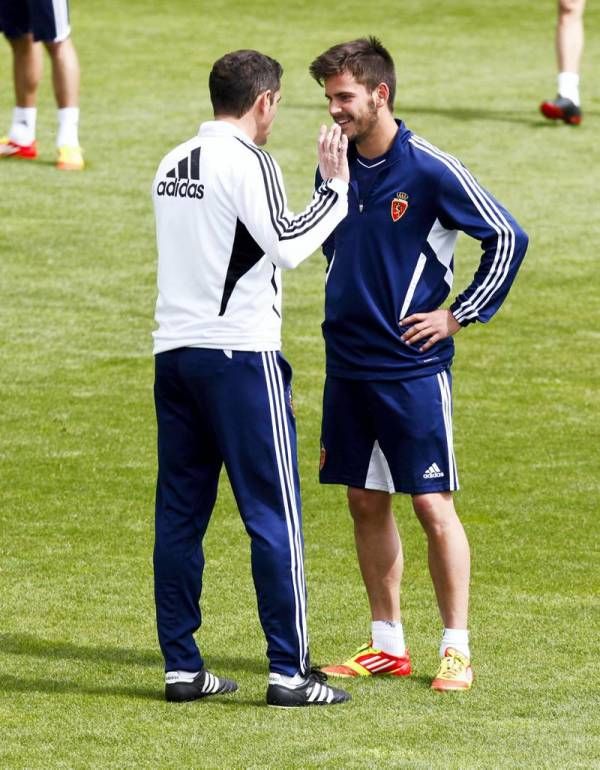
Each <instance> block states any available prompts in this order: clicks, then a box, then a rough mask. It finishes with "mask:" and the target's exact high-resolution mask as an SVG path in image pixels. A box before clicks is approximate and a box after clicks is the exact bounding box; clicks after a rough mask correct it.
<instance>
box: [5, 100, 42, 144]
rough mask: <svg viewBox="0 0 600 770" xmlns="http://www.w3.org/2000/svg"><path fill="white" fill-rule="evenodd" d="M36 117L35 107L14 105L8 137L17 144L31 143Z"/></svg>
mask: <svg viewBox="0 0 600 770" xmlns="http://www.w3.org/2000/svg"><path fill="white" fill-rule="evenodd" d="M36 119H37V107H15V108H14V110H13V119H12V125H11V127H10V132H9V134H8V138H9V139H12V141H13V142H16V143H17V144H32V142H33V141H34V140H35V122H36Z"/></svg>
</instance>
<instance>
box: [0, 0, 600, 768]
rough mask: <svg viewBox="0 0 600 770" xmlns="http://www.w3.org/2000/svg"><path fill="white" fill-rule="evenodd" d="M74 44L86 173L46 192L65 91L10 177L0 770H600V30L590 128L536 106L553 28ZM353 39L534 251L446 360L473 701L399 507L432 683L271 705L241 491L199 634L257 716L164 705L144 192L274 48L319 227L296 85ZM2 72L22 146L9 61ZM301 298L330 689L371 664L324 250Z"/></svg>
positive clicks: (508, 20)
mask: <svg viewBox="0 0 600 770" xmlns="http://www.w3.org/2000/svg"><path fill="white" fill-rule="evenodd" d="M72 21H73V28H74V40H75V42H76V45H77V48H78V51H79V55H80V59H81V63H82V69H83V94H82V123H81V137H82V143H83V145H84V148H85V150H86V159H87V163H88V168H87V169H86V171H85V172H84V173H82V174H66V173H62V174H61V173H59V172H57V171H56V170H55V169H54V168H53V160H54V122H55V117H54V105H53V100H52V96H51V91H50V85H49V67H48V66H46V73H45V79H44V84H43V88H42V91H41V94H40V110H39V118H38V126H39V130H38V140H39V144H40V148H41V155H40V158H39V159H38V161H36V162H19V161H3V162H2V163H0V191H1V196H0V201H1V203H0V291H1V294H0V319H1V324H2V337H1V342H0V388H1V390H0V393H1V399H2V406H1V410H0V431H1V433H0V435H1V443H0V467H1V477H0V483H1V492H0V524H1V537H0V549H1V552H0V603H1V604H0V618H1V620H0V767H1V768H3V769H4V768H7V769H8V768H9V769H11V770H12V769H13V768H15V769H16V768H28V769H29V768H204V767H206V768H313V767H314V768H316V767H332V768H378V769H379V768H381V769H383V768H388V767H404V768H504V767H513V768H514V767H520V768H592V767H600V738H599V729H598V714H599V713H600V678H599V676H598V670H599V669H598V662H597V660H598V658H597V656H598V652H597V648H598V639H599V632H600V622H599V609H600V602H599V598H598V596H599V589H600V577H599V568H598V564H599V556H600V548H599V538H598V493H599V491H600V490H599V487H600V484H599V474H598V469H599V456H600V452H599V442H600V421H599V419H598V385H599V373H600V356H599V341H600V332H599V329H600V282H599V281H598V242H599V241H600V224H599V221H600V220H599V219H598V181H597V180H598V167H599V165H600V145H599V143H598V136H599V135H600V133H599V132H600V92H599V91H598V78H597V73H598V72H599V71H600V11H599V10H598V7H595V6H594V5H593V4H590V7H589V9H588V11H587V16H586V33H587V47H586V51H585V56H584V65H583V72H582V94H583V100H584V102H583V106H584V111H585V119H584V123H583V125H582V126H581V127H580V128H578V129H577V128H576V129H573V128H570V127H566V126H562V125H550V124H548V123H547V122H545V121H544V120H543V118H541V116H539V114H538V112H537V105H538V103H539V101H540V100H541V99H542V98H548V97H551V96H553V94H554V90H555V65H554V53H553V35H554V4H553V3H549V2H548V3H530V4H524V3H522V2H516V0H507V1H506V2H503V3H495V2H493V0H479V1H476V0H448V2H445V3H439V2H434V1H433V0H423V2H416V0H405V2H403V3H397V2H392V0H381V2H378V3H376V4H373V5H369V4H365V3H358V2H356V0H349V2H347V3H345V4H343V5H339V4H332V5H331V6H328V5H327V4H322V3H316V2H312V1H311V2H307V3H304V4H293V3H284V2H281V0H271V1H270V2H265V1H264V0H259V1H257V2H252V3H242V2H233V1H232V0H215V2H213V3H210V4H209V3H189V2H186V1H185V0H171V2H168V3H167V2H166V0H154V2H151V1H150V0H128V2H126V3H123V2H117V0H104V2H102V3H86V2H82V1H80V2H78V1H77V0H74V2H73V3H72ZM362 34H378V35H380V36H381V37H382V39H383V41H384V43H385V44H386V45H387V46H388V48H389V49H390V50H391V52H392V53H393V55H394V56H395V59H396V63H397V69H398V80H399V88H398V99H397V114H398V115H399V116H401V117H402V118H404V119H405V120H406V122H407V124H408V125H409V127H411V128H412V129H413V130H415V131H416V132H418V133H420V134H422V135H423V136H425V137H426V138H428V139H429V140H430V141H432V142H434V143H436V144H438V145H440V146H441V147H442V148H443V149H445V150H447V151H449V152H452V153H454V154H456V155H458V156H459V157H460V158H461V159H462V160H463V161H464V162H465V163H466V164H467V165H468V166H469V167H470V168H471V170H472V171H473V172H474V173H475V174H476V175H477V176H478V178H479V180H480V181H481V182H482V183H483V184H484V185H485V186H487V187H489V188H490V189H491V190H492V191H493V192H494V193H495V194H496V195H497V197H499V198H500V200H502V201H503V202H504V203H505V205H506V206H507V207H508V208H509V209H510V210H511V211H513V213H514V214H515V215H516V217H517V218H518V219H519V221H520V222H521V223H522V224H523V226H524V227H525V229H526V230H527V231H528V232H529V234H530V236H531V246H530V251H529V254H528V256H527V258H526V262H525V264H524V266H523V269H522V272H521V274H520V277H519V279H518V280H517V283H516V285H515V287H514V289H513V291H512V293H511V295H510V297H509V299H508V300H507V302H506V304H505V306H504V307H503V309H502V311H501V313H500V314H499V316H498V317H497V318H496V319H494V321H493V322H492V323H491V324H490V325H488V326H487V327H483V326H482V327H480V328H473V327H470V328H469V329H467V330H465V331H463V332H461V333H460V335H459V336H458V338H457V348H458V353H457V357H456V362H455V366H454V376H455V442H456V451H457V457H458V463H459V469H460V473H461V485H462V491H461V492H460V493H459V495H458V496H457V507H458V508H459V511H460V513H461V517H462V519H463V521H464V524H465V527H466V529H467V532H468V535H469V538H470V541H471V546H472V551H473V580H472V622H471V629H472V648H473V655H474V666H475V671H476V683H475V686H474V688H473V690H472V691H471V692H470V693H468V694H462V695H458V696H457V697H452V696H440V695H436V694H433V693H432V692H431V691H430V690H429V682H430V678H431V676H432V674H433V673H434V671H435V667H436V664H437V644H438V640H439V633H440V622H439V619H438V616H437V611H436V608H435V602H434V597H433V590H432V588H431V583H430V580H429V576H428V573H427V568H426V553H425V541H424V536H423V534H422V532H421V531H420V528H419V525H418V523H417V522H416V519H415V517H414V516H413V514H412V513H411V511H410V505H409V502H408V500H406V499H402V498H398V499H397V502H396V510H397V516H398V521H399V525H400V528H401V532H402V535H403V539H404V545H405V557H406V571H405V579H404V586H403V605H404V622H405V627H406V631H407V634H408V643H409V646H410V649H411V653H412V657H413V659H414V664H415V674H414V675H413V676H412V677H411V678H410V679H409V680H407V681H390V680H383V681H382V680H376V681H358V682H350V684H349V685H348V687H349V689H350V690H351V691H352V695H353V702H352V703H351V704H349V705H348V706H345V707H340V708H332V709H322V710H321V709H308V710H306V711H301V712H291V713H290V712H283V711H278V710H272V709H268V708H266V706H265V705H264V692H265V687H266V659H265V656H264V649H265V643H264V640H263V638H262V634H261V631H260V627H259V625H258V620H257V616H256V601H255V598H254V593H253V588H252V583H251V578H250V568H249V558H248V552H249V547H248V541H247V537H246V535H245V532H244V530H243V527H242V524H241V521H240V519H239V516H238V514H237V511H236V508H235V505H234V503H233V498H232V495H231V492H230V491H229V488H228V485H227V482H226V480H225V479H224V480H223V484H222V492H221V495H220V498H219V502H218V506H217V509H216V510H215V514H214V520H213V522H212V524H211V527H210V528H209V532H208V535H207V540H206V553H207V568H206V573H205V575H206V580H205V592H204V599H203V611H204V620H205V625H204V626H203V628H202V631H201V632H200V639H201V643H202V646H203V650H204V652H205V656H206V658H207V663H208V665H209V666H210V667H211V668H212V669H213V670H215V671H217V672H220V673H224V674H229V675H232V676H234V677H235V678H236V679H238V681H239V683H240V691H239V692H238V693H237V694H236V695H235V696H234V697H231V698H229V699H225V698H223V699H220V700H219V699H217V700H213V701H207V702H200V703H194V704H187V705H182V706H177V705H169V704H166V703H165V702H164V701H163V700H162V687H163V672H162V659H161V657H160V654H159V652H158V648H157V643H156V638H155V629H154V607H153V596H152V563H151V552H152V541H153V492H154V475H155V449H154V441H155V435H154V434H155V428H154V413H153V403H152V376H153V372H152V356H151V339H150V333H151V330H152V328H153V320H152V316H153V305H154V300H155V258H156V257H155V248H154V240H153V238H154V235H153V218H152V210H151V201H150V197H149V188H150V183H151V180H152V177H153V175H154V170H155V167H156V165H157V163H158V161H159V160H160V158H161V157H162V155H163V154H164V153H165V152H166V151H167V150H168V149H170V148H171V147H172V146H174V145H175V144H177V143H178V142H180V141H182V140H183V139H185V138H187V137H189V136H191V135H192V134H193V133H194V132H195V131H196V129H197V125H198V124H199V122H200V121H201V120H203V119H206V118H208V117H210V112H209V102H208V96H207V88H206V82H207V77H208V71H209V68H210V64H211V63H212V61H213V60H214V59H216V58H217V57H218V56H220V55H221V54H222V53H223V52H224V51H226V50H231V49H233V48H239V47H255V48H259V49H261V50H264V51H265V52H266V53H269V54H271V55H273V56H275V57H276V58H278V59H280V60H281V62H282V63H283V65H284V68H285V71H286V72H285V76H284V91H283V102H282V107H281V110H280V114H279V117H278V121H277V124H276V127H275V132H274V135H273V137H272V140H271V142H270V144H269V148H270V149H271V151H272V152H273V153H274V155H275V156H276V157H277V158H278V160H279V162H280V164H281V166H282V168H283V171H284V174H285V176H286V180H287V186H288V194H289V198H290V201H291V203H292V205H293V206H294V207H296V208H299V207H301V206H302V205H303V204H304V201H305V199H306V198H308V195H309V193H310V188H311V183H312V177H313V168H314V157H315V153H314V139H315V137H316V133H317V131H318V126H319V124H320V122H321V121H323V120H324V119H325V117H326V112H325V100H324V98H323V96H322V94H321V93H320V92H319V89H318V87H317V86H316V85H315V84H314V83H313V82H312V81H311V80H310V78H309V76H308V74H307V65H308V63H309V62H310V61H311V60H312V58H313V57H314V56H315V55H317V54H318V53H320V52H321V51H322V50H323V49H324V48H326V47H327V46H329V45H331V44H333V43H335V42H339V41H341V40H343V39H348V38H350V37H356V36H359V35H362ZM46 65H48V61H46ZM0 75H1V77H2V81H3V83H4V87H3V89H2V90H1V92H0V123H1V125H0V128H1V127H2V126H4V128H7V127H8V121H9V117H10V109H11V108H12V93H11V87H10V56H9V49H8V47H7V46H4V47H3V48H1V49H0ZM459 243H460V245H459V248H458V251H457V277H456V287H457V289H460V288H461V287H462V286H464V285H466V282H467V281H468V280H469V276H470V275H471V274H472V272H473V270H474V269H475V266H476V263H477V259H478V245H477V244H476V243H474V242H470V241H469V240H468V239H466V238H465V239H463V240H461V241H459ZM285 292H286V293H285V316H284V338H285V345H284V349H285V353H286V355H287V357H288V358H289V359H290V361H291V362H292V364H293V366H294V369H295V380H294V383H295V403H296V411H297V416H298V429H299V453H300V465H301V474H302V482H303V495H304V510H305V536H306V560H307V564H306V567H307V579H308V589H309V601H310V630H311V640H312V657H313V660H314V661H315V662H321V663H324V662H326V661H330V660H332V659H339V658H340V657H343V656H345V655H346V654H347V653H349V652H351V651H352V650H353V648H354V647H355V646H358V645H359V644H360V643H362V642H363V641H364V640H365V639H366V638H367V636H368V633H369V623H368V622H369V618H368V610H367V602H366V598H365V594H364V590H363V588H362V583H361V580H360V577H359V574H358V569H357V566H356V561H355V557H354V550H353V538H352V533H351V526H350V522H349V517H348V515H347V513H346V510H345V493H344V490H343V489H342V488H334V487H323V488H322V487H320V486H319V484H318V482H317V474H316V467H317V464H318V453H319V443H318V438H319V419H320V393H321V386H322V381H323V364H324V361H323V348H322V342H321V337H320V328H319V324H320V320H321V307H322V301H323V262H322V259H321V257H320V256H319V255H315V256H314V257H313V258H312V259H311V260H309V261H308V262H307V263H305V264H304V265H303V266H302V267H301V268H300V269H299V270H298V271H296V272H295V273H291V274H289V275H288V276H287V277H286V288H285Z"/></svg>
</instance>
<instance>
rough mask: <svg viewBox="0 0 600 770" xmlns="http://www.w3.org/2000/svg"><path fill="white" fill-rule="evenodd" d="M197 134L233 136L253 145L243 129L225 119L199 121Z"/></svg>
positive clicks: (204, 135)
mask: <svg viewBox="0 0 600 770" xmlns="http://www.w3.org/2000/svg"><path fill="white" fill-rule="evenodd" d="M198 136H203V137H206V136H220V137H226V136H233V137H237V138H238V139H243V140H244V142H246V143H247V144H252V145H254V142H253V141H252V139H250V137H249V136H248V134H247V133H246V132H245V131H242V129H241V128H238V127H237V126H235V125H234V124H233V123H229V122H228V121H226V120H207V121H206V122H205V123H201V124H200V129H199V131H198ZM255 146H256V145H255Z"/></svg>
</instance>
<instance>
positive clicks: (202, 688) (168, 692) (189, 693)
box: [165, 668, 238, 703]
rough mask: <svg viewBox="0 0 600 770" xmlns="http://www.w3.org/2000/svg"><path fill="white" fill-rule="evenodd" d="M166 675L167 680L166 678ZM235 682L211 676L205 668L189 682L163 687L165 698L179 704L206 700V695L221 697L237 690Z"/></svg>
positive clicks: (168, 683) (170, 683) (167, 684)
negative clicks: (201, 699)
mask: <svg viewBox="0 0 600 770" xmlns="http://www.w3.org/2000/svg"><path fill="white" fill-rule="evenodd" d="M168 676H169V675H168V674H167V678H168ZM237 688H238V686H237V682H234V681H233V680H232V679H223V678H222V677H220V676H216V674H211V672H210V671H207V670H206V669H205V668H203V669H202V671H200V673H199V674H197V675H196V676H195V677H194V679H193V680H192V681H191V682H168V681H167V683H166V685H165V698H166V699H167V700H168V701H176V702H178V703H181V702H183V701H188V700H197V699H198V698H206V697H207V696H208V695H223V694H225V693H229V692H235V691H236V690H237Z"/></svg>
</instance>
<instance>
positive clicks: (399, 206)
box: [391, 192, 408, 222]
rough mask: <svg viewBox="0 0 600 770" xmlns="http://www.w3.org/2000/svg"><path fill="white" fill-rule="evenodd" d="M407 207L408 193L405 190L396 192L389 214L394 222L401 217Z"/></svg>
mask: <svg viewBox="0 0 600 770" xmlns="http://www.w3.org/2000/svg"><path fill="white" fill-rule="evenodd" d="M407 208H408V195H407V194H406V193H405V192H399V193H396V197H395V198H394V199H393V200H392V208H391V214H392V219H393V220H394V222H397V221H398V220H399V219H402V217H403V216H404V214H405V213H406V209H407Z"/></svg>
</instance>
